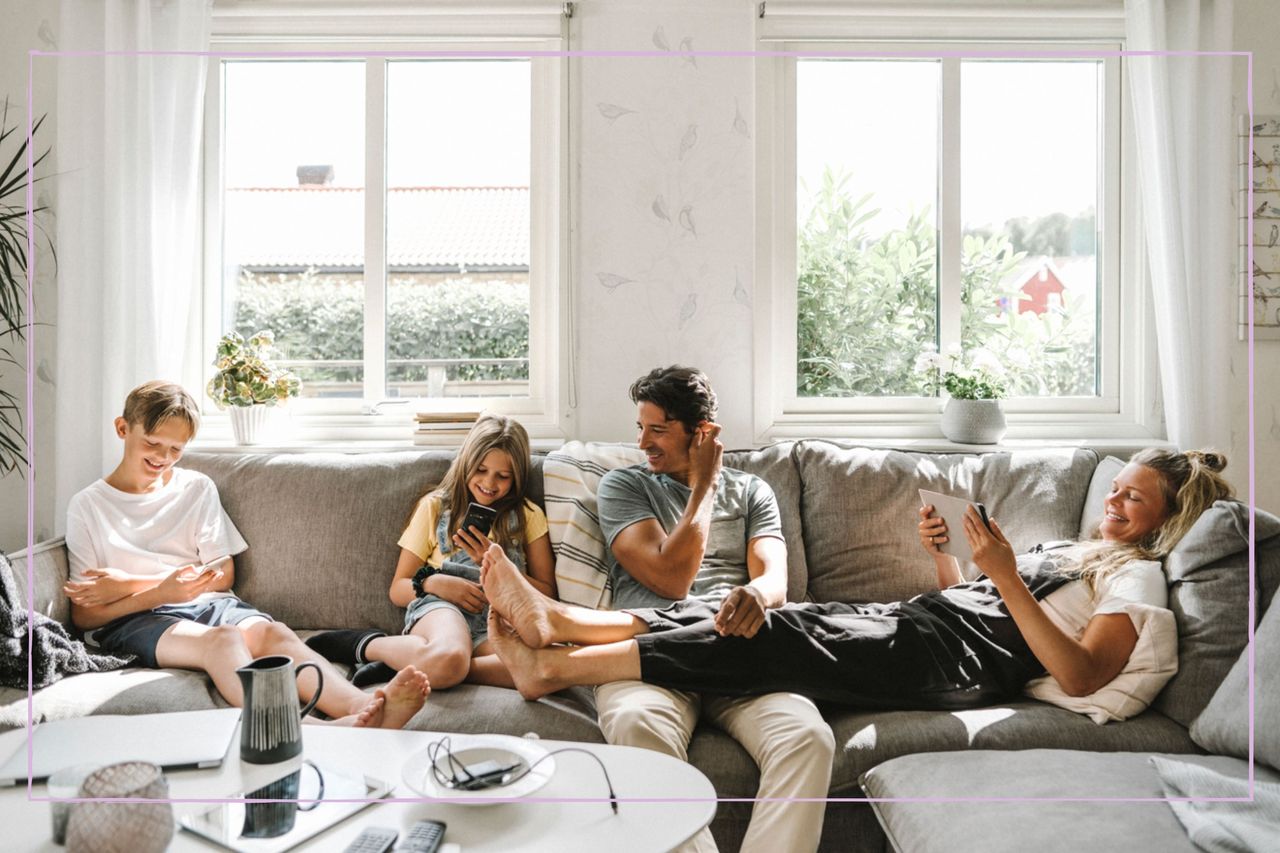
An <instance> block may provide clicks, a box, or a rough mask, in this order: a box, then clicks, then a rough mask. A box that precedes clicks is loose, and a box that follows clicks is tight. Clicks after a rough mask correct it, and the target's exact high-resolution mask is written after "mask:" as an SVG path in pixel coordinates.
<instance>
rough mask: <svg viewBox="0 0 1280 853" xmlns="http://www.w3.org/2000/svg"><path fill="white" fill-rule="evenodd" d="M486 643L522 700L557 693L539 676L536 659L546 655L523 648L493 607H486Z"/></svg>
mask: <svg viewBox="0 0 1280 853" xmlns="http://www.w3.org/2000/svg"><path fill="white" fill-rule="evenodd" d="M490 601H491V602H492V599H490ZM489 642H490V643H492V644H493V650H494V653H495V654H497V656H498V659H499V660H501V661H502V662H503V664H505V665H506V667H507V671H508V672H510V673H511V678H512V680H513V681H515V683H516V690H519V691H520V695H521V696H523V697H524V698H526V699H541V698H542V697H543V696H546V695H547V694H548V693H554V692H555V691H556V690H557V689H558V688H557V687H556V685H554V684H553V683H551V680H550V679H548V678H546V677H545V675H544V674H543V673H542V672H540V669H541V668H540V667H539V658H540V656H544V655H546V654H547V652H543V651H539V650H537V649H531V648H529V647H528V646H526V645H525V644H524V643H523V642H522V641H521V637H520V636H519V635H518V634H516V632H515V630H513V629H512V627H511V626H510V625H508V624H507V623H506V621H505V620H504V619H503V618H502V617H501V616H499V615H498V612H497V608H496V607H494V606H492V604H491V606H490V607H489Z"/></svg>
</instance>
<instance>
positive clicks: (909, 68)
mask: <svg viewBox="0 0 1280 853" xmlns="http://www.w3.org/2000/svg"><path fill="white" fill-rule="evenodd" d="M798 66H799V67H798V70H797V77H798V81H799V92H798V101H797V125H798V130H797V165H798V170H799V174H800V178H801V179H802V180H804V181H806V182H807V183H808V185H809V187H810V188H813V187H816V186H817V185H818V183H819V177H820V175H821V173H822V167H823V166H824V165H826V164H830V165H834V166H843V167H844V168H845V169H846V170H847V171H849V172H850V173H851V174H852V176H853V180H852V182H851V184H850V192H851V193H852V194H853V195H854V197H859V196H861V195H863V194H865V193H867V192H872V193H875V195H876V198H877V199H888V198H897V199H899V200H900V202H901V203H900V204H895V205H893V206H892V208H890V209H886V211H885V214H884V218H883V220H881V222H880V223H879V224H880V225H881V226H883V227H894V226H897V225H900V224H901V222H902V220H903V219H904V218H905V215H906V212H907V209H908V208H910V207H915V208H917V209H919V208H920V207H923V206H924V205H929V206H930V208H931V209H934V210H935V211H936V195H937V168H938V164H937V150H938V139H937V133H938V131H937V113H938V110H937V91H938V78H939V75H940V63H938V62H937V61H887V60H800V61H799V62H798ZM1099 66H1100V63H1098V62H1096V61H1074V62H1069V61H1040V62H1037V61H965V62H964V63H963V66H962V76H961V85H962V112H961V115H962V124H963V130H962V134H961V140H960V144H961V146H962V150H963V152H964V160H963V162H964V167H963V171H962V175H961V181H962V204H963V213H962V215H963V218H964V220H965V223H966V224H968V225H981V224H986V223H994V224H1002V223H1003V222H1004V221H1005V220H1006V219H1009V218H1010V217H1013V216H1029V217H1036V216H1042V215H1044V214H1047V213H1052V212H1055V211H1062V212H1064V213H1067V214H1068V215H1075V214H1077V213H1079V212H1081V211H1083V210H1084V209H1086V208H1088V207H1090V206H1093V205H1096V186H1097V169H1098V163H1097V157H1096V152H1097V141H1096V137H1097V131H1098V121H1097V114H1098V94H1097V93H1098V74H1099V70H1098V69H1099ZM225 67H226V74H227V87H226V91H227V97H226V103H227V104H228V105H230V106H229V107H228V110H227V121H226V134H227V144H226V151H227V174H226V180H227V186H239V187H244V186H296V185H297V178H296V174H295V169H296V168H297V166H298V165H300V164H331V165H333V167H334V171H335V181H334V183H335V185H337V186H361V185H363V182H364V137H363V127H364V72H363V64H362V63H360V62H355V61H347V62H344V61H308V62H270V61H254V62H229V63H226V66H225ZM529 92H530V76H529V63H528V62H527V61H524V60H518V61H501V60H405V61H396V62H391V63H389V65H388V103H387V121H388V140H389V153H388V163H387V171H388V184H389V185H390V186H468V185H481V186H495V185H509V186H527V185H528V183H529V156H528V151H529V124H530V122H529V116H530V104H529ZM881 204H883V202H881Z"/></svg>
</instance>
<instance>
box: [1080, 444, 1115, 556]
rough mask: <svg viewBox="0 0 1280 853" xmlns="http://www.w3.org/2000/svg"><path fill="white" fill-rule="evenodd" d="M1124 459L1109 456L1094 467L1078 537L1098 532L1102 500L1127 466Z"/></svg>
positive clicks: (1084, 537)
mask: <svg viewBox="0 0 1280 853" xmlns="http://www.w3.org/2000/svg"><path fill="white" fill-rule="evenodd" d="M1125 464H1126V463H1125V461H1124V460H1123V459H1117V458H1116V457H1114V456H1108V457H1106V458H1104V459H1103V460H1102V461H1101V462H1099V463H1098V467H1097V468H1094V469H1093V476H1092V477H1091V478H1089V491H1088V492H1086V493H1085V496H1084V509H1083V510H1082V511H1081V512H1080V533H1079V534H1078V537H1077V538H1080V539H1091V538H1093V536H1095V535H1096V534H1097V532H1098V531H1097V527H1098V523H1099V522H1101V521H1102V513H1103V509H1102V502H1103V500H1105V499H1106V497H1107V494H1108V493H1110V491H1111V482H1112V481H1113V480H1115V478H1116V475H1117V474H1119V473H1120V471H1121V469H1123V468H1124V466H1125Z"/></svg>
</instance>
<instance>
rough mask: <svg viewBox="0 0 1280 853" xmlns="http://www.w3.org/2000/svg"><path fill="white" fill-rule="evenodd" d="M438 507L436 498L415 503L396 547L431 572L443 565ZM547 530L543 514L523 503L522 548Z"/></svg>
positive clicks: (434, 496) (540, 536)
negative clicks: (414, 555)
mask: <svg viewBox="0 0 1280 853" xmlns="http://www.w3.org/2000/svg"><path fill="white" fill-rule="evenodd" d="M442 506H443V501H441V500H440V497H439V496H438V495H427V496H425V497H424V498H422V500H420V501H418V506H417V507H416V508H415V509H414V511H413V518H411V519H409V526H408V527H406V528H405V529H404V533H401V534H400V541H399V542H398V543H397V544H398V545H399V546H400V547H401V548H405V549H407V550H409V551H412V552H413V553H415V554H417V555H418V558H419V559H420V560H422V561H423V562H424V563H426V564H427V565H428V566H431V567H432V568H433V569H438V568H440V567H441V566H443V565H444V553H443V552H442V551H441V550H440V543H439V542H438V541H436V527H437V526H438V525H439V522H440V512H441V507H442ZM547 530H548V528H547V516H546V514H545V513H543V511H542V510H541V509H540V508H539V507H538V505H537V504H535V503H534V502H533V501H528V500H526V501H525V502H524V541H525V544H528V543H530V542H536V541H537V540H538V539H541V538H542V537H543V536H546V535H547Z"/></svg>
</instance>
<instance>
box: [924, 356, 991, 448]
mask: <svg viewBox="0 0 1280 853" xmlns="http://www.w3.org/2000/svg"><path fill="white" fill-rule="evenodd" d="M915 369H916V372H917V373H922V374H924V377H925V383H924V386H925V390H926V391H928V392H929V393H937V392H938V391H939V390H945V391H946V392H947V395H948V399H947V404H946V407H945V408H944V409H943V410H942V424H941V425H942V434H943V435H945V436H946V437H947V438H948V439H950V440H951V441H954V442H956V443H958V444H995V443H996V442H998V441H999V440H1000V439H1001V438H1003V437H1004V433H1005V430H1006V428H1007V425H1006V423H1005V419H1004V412H1003V411H1001V410H1000V398H1002V397H1004V395H1005V394H1006V393H1007V392H1008V388H1009V384H1008V380H1007V379H1006V378H1005V373H1004V366H1003V365H1001V364H1000V360H999V359H998V358H996V357H995V355H993V354H992V353H990V352H988V351H987V350H984V349H975V350H973V351H972V352H970V353H965V352H962V351H961V350H960V348H959V347H958V346H953V347H951V348H949V349H948V351H947V353H946V354H942V353H938V352H936V351H935V350H933V348H929V349H926V350H925V351H924V352H922V353H920V355H919V357H917V358H916V364H915Z"/></svg>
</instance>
